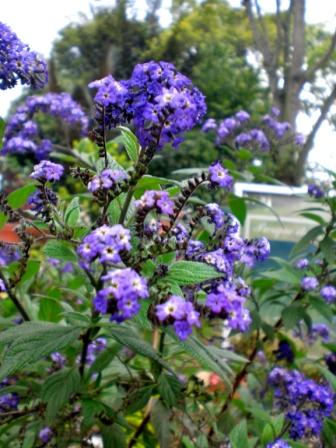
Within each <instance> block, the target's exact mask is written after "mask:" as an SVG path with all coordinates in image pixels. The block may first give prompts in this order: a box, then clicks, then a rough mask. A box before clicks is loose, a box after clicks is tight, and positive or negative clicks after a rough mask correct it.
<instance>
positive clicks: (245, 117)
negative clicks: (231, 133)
mask: <svg viewBox="0 0 336 448" xmlns="http://www.w3.org/2000/svg"><path fill="white" fill-rule="evenodd" d="M235 118H236V119H237V120H238V121H239V122H240V123H246V122H247V121H249V119H250V118H251V116H250V114H249V113H248V112H246V111H245V110H240V111H239V112H237V113H236V115H235Z"/></svg>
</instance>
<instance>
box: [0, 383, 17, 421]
mask: <svg viewBox="0 0 336 448" xmlns="http://www.w3.org/2000/svg"><path fill="white" fill-rule="evenodd" d="M12 384H15V379H14V378H5V379H4V380H3V381H1V383H0V414H1V413H2V412H8V411H11V410H15V409H17V408H18V405H19V402H20V398H19V396H18V395H17V394H16V393H15V392H9V393H5V394H1V389H3V388H5V387H8V386H11V385H12Z"/></svg>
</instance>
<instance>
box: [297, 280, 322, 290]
mask: <svg viewBox="0 0 336 448" xmlns="http://www.w3.org/2000/svg"><path fill="white" fill-rule="evenodd" d="M318 285H319V283H318V280H317V278H316V277H303V278H302V279H301V288H302V289H303V290H304V291H313V290H314V289H316V288H318Z"/></svg>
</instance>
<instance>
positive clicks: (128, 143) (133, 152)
mask: <svg viewBox="0 0 336 448" xmlns="http://www.w3.org/2000/svg"><path fill="white" fill-rule="evenodd" d="M118 129H120V130H121V135H122V141H123V144H124V146H125V149H126V152H127V154H128V157H129V158H130V159H131V160H132V162H133V163H136V162H137V161H138V157H139V152H140V145H139V142H138V139H137V137H136V136H135V135H134V134H133V132H132V131H131V130H130V129H128V128H126V127H124V126H118Z"/></svg>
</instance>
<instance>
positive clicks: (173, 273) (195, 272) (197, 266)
mask: <svg viewBox="0 0 336 448" xmlns="http://www.w3.org/2000/svg"><path fill="white" fill-rule="evenodd" d="M220 276H221V274H220V273H219V272H217V271H216V269H215V268H213V267H212V266H208V265H207V264H205V263H199V262H197V261H177V262H176V263H173V264H172V265H171V266H170V267H169V271H168V274H167V276H166V277H165V280H168V281H172V282H175V283H177V284H178V285H195V284H197V283H202V282H204V281H206V280H211V279H214V278H218V277H220Z"/></svg>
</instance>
